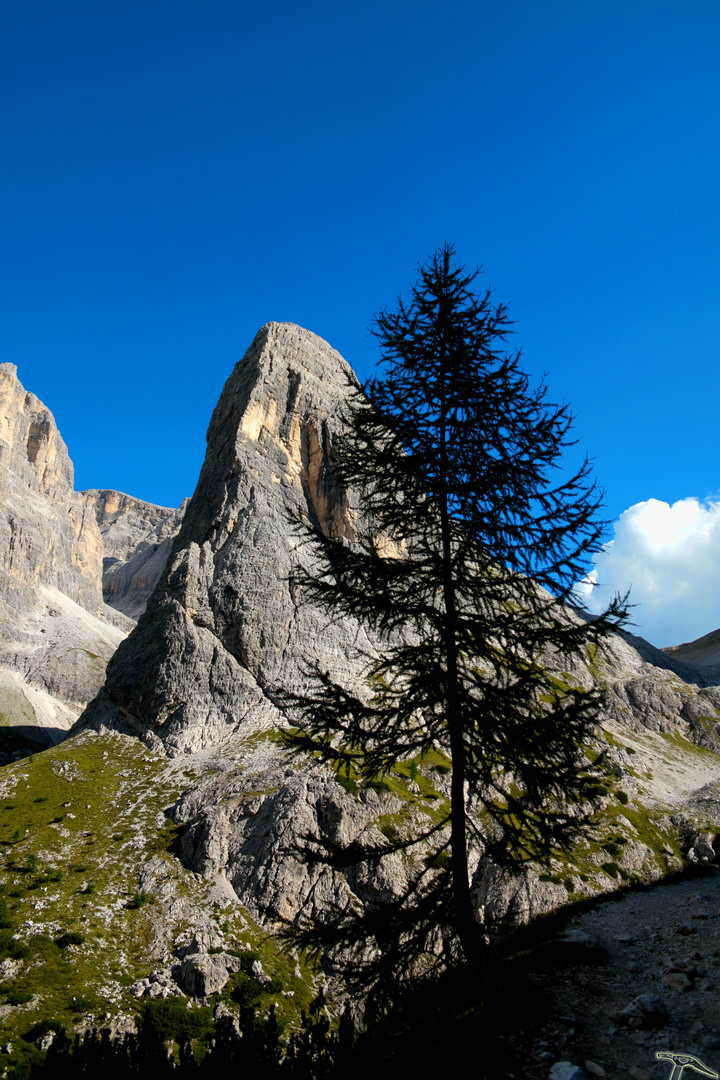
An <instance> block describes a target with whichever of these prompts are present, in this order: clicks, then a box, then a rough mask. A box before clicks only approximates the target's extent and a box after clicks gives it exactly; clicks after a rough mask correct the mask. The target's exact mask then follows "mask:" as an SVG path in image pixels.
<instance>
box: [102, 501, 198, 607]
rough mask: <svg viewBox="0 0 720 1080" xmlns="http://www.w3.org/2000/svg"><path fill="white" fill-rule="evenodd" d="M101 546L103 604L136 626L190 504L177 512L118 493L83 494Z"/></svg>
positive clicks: (186, 502) (184, 503)
mask: <svg viewBox="0 0 720 1080" xmlns="http://www.w3.org/2000/svg"><path fill="white" fill-rule="evenodd" d="M82 496H83V499H84V500H85V503H86V505H87V506H89V507H91V508H92V510H93V513H94V514H95V518H96V520H97V523H98V528H99V530H100V536H101V538H102V544H103V573H102V591H103V599H104V600H105V603H106V604H109V605H110V606H111V607H112V608H114V609H115V610H116V611H120V612H122V613H123V614H124V615H127V616H128V618H130V619H132V620H133V621H135V620H137V619H139V617H140V616H141V615H142V613H143V611H144V610H145V607H146V605H147V602H148V599H149V598H150V595H151V593H152V591H153V589H154V588H155V586H156V585H157V583H158V581H159V580H160V577H161V576H162V572H163V570H164V569H165V564H166V562H167V560H168V556H169V554H170V548H171V547H172V542H173V540H174V539H175V536H176V535H177V533H178V531H179V529H180V525H181V523H182V519H183V515H184V514H185V510H186V509H187V505H188V503H189V501H190V500H189V499H186V500H185V501H184V502H183V504H182V506H180V507H179V508H178V509H177V510H171V509H168V508H167V507H165V506H155V505H154V504H152V503H147V502H142V501H141V500H140V499H134V498H133V497H132V496H131V495H124V494H123V493H122V492H120V491H83V492H82Z"/></svg>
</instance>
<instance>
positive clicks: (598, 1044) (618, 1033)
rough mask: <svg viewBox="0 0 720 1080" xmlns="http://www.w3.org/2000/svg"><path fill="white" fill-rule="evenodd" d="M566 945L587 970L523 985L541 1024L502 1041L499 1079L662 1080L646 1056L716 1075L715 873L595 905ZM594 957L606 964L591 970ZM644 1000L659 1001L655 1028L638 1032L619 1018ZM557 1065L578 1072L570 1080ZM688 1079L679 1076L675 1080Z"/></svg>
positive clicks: (638, 1016) (641, 1018) (564, 969)
mask: <svg viewBox="0 0 720 1080" xmlns="http://www.w3.org/2000/svg"><path fill="white" fill-rule="evenodd" d="M586 935H587V937H586ZM566 936H567V937H569V938H575V945H574V946H572V948H573V949H574V954H573V955H574V956H575V957H577V956H578V954H580V955H581V956H582V954H583V953H585V954H586V955H587V959H588V961H590V963H576V962H573V963H571V964H568V965H562V966H552V967H550V968H549V969H548V970H547V971H542V972H540V973H534V974H532V975H531V976H530V980H531V984H532V986H533V987H534V993H533V997H535V994H537V999H536V1000H537V1001H538V1002H542V1004H543V1005H544V1006H546V1007H547V1012H546V1017H545V1020H544V1021H542V1022H540V1023H539V1024H536V1025H535V1026H534V1027H533V1028H532V1029H530V1028H528V1030H526V1031H522V1030H518V1032H517V1034H514V1035H513V1036H510V1037H509V1038H508V1040H507V1048H508V1055H507V1058H506V1060H507V1063H508V1064H507V1069H506V1071H505V1076H508V1077H514V1078H515V1080H526V1078H527V1080H548V1078H549V1077H552V1080H580V1077H581V1076H585V1077H600V1078H602V1077H607V1078H608V1080H667V1078H668V1077H669V1075H670V1069H671V1066H670V1063H669V1062H667V1061H658V1060H657V1059H656V1057H655V1051H656V1050H670V1051H673V1052H676V1053H686V1054H692V1055H694V1056H695V1057H697V1058H699V1059H700V1061H702V1062H703V1063H704V1064H705V1065H707V1066H708V1067H709V1068H711V1069H714V1070H715V1071H716V1072H720V873H715V874H712V875H710V876H707V877H703V878H698V879H695V880H691V881H684V882H681V883H679V884H674V885H662V886H657V887H655V888H653V889H651V890H648V891H647V892H637V893H633V894H630V895H628V896H626V897H625V898H624V899H622V900H618V901H615V902H606V903H603V904H602V905H600V906H599V907H598V908H597V909H595V910H593V911H589V912H587V913H586V914H584V915H581V916H579V917H577V918H574V919H573V920H572V921H571V922H570V923H569V924H568V929H567V935H566ZM565 948H567V946H565ZM601 948H604V949H605V950H607V958H606V959H605V960H604V962H601V963H597V964H593V963H592V960H593V958H601V957H603V956H604V955H605V954H603V953H602V952H600V949H601ZM562 951H563V947H562V946H558V947H557V955H558V958H560V956H561V953H562ZM645 995H650V997H651V998H654V999H660V1002H659V1003H658V1002H657V1001H656V1002H655V1008H657V1009H659V1010H660V1015H659V1016H657V1017H656V1018H655V1022H656V1023H657V1025H658V1026H654V1027H648V1025H649V1024H651V1023H652V1020H651V1019H650V1018H649V1017H648V1016H647V1008H645V1009H643V1006H642V1005H640V1006H636V1008H635V1009H634V1010H631V1012H630V1013H629V1014H627V1015H622V1014H623V1013H624V1010H626V1009H627V1007H628V1006H630V1005H631V1003H632V1002H633V1001H634V1000H635V999H636V998H638V997H641V996H645ZM646 1003H647V1004H649V1005H650V1007H651V1008H652V1007H653V1003H652V1002H651V1001H649V1002H648V999H647V998H646ZM663 1006H664V1008H665V1009H666V1011H667V1016H666V1018H663V1016H662V1007H663ZM633 1012H634V1013H635V1015H633ZM638 1023H641V1024H642V1025H643V1026H640V1027H637V1026H634V1025H637V1024H638ZM558 1062H569V1063H571V1064H572V1065H574V1066H576V1067H578V1068H579V1069H581V1070H582V1072H581V1073H580V1072H578V1073H576V1074H575V1076H573V1075H572V1072H571V1070H569V1069H563V1068H560V1067H559V1066H558V1064H557V1063H558ZM499 1075H502V1072H501V1071H500V1072H499ZM698 1076H699V1074H698V1073H697V1072H694V1071H691V1070H689V1069H686V1070H685V1072H684V1073H683V1080H693V1077H695V1078H697V1077H698Z"/></svg>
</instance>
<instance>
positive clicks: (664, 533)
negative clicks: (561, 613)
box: [580, 498, 720, 646]
mask: <svg viewBox="0 0 720 1080" xmlns="http://www.w3.org/2000/svg"><path fill="white" fill-rule="evenodd" d="M593 562H594V564H595V566H594V569H593V571H592V573H591V574H590V575H588V577H589V579H590V580H592V581H593V582H597V585H596V586H595V587H594V588H591V587H590V585H589V583H583V584H582V585H581V586H580V591H581V592H582V593H583V594H584V596H585V602H586V604H587V607H588V609H589V610H590V611H600V610H601V609H602V608H603V607H604V606H605V605H606V604H607V603H608V602H609V600H610V598H611V596H612V595H613V594H614V593H616V592H620V593H624V592H625V591H626V590H627V589H630V602H631V603H633V604H637V605H638V606H637V607H636V608H635V609H634V610H633V611H632V612H631V618H632V620H633V622H635V623H636V626H635V627H629V628H628V629H630V630H631V631H632V632H633V633H636V634H640V635H641V636H642V637H644V638H647V639H648V640H649V641H651V642H652V643H653V645H658V646H663V645H679V644H680V643H681V642H684V641H693V640H694V639H695V638H698V637H701V636H702V635H703V634H708V633H710V631H711V630H717V629H718V628H720V502H705V503H701V502H700V501H699V500H698V499H694V498H689V499H680V500H679V501H678V502H676V503H673V505H672V506H669V505H668V503H666V502H660V501H659V500H658V499H648V500H647V501H646V502H641V503H636V505H635V506H631V507H630V509H629V510H626V511H625V512H624V513H623V514H621V515H620V517H619V518H618V520H617V521H616V522H615V537H614V539H613V540H611V541H610V543H609V544H606V545H605V547H604V549H603V550H602V551H601V552H600V553H599V554H598V555H596V556H595V558H594V560H593Z"/></svg>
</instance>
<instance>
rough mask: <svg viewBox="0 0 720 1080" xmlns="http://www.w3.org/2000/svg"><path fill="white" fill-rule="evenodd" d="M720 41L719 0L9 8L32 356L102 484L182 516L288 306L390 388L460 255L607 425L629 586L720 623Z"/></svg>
mask: <svg viewBox="0 0 720 1080" xmlns="http://www.w3.org/2000/svg"><path fill="white" fill-rule="evenodd" d="M718 55H720V5H718V4H717V0H693V3H692V4H680V3H678V2H677V0H672V2H668V0H631V2H630V3H628V2H627V0H617V2H616V0H596V2H594V3H592V4H589V3H578V2H577V0H544V2H543V3H538V2H537V0H504V2H503V3H501V4H498V3H497V2H493V3H490V2H487V0H445V3H444V4H443V6H442V10H441V9H440V7H439V5H438V4H437V2H436V0H435V2H432V3H431V2H429V0H383V2H382V3H380V2H377V0H365V2H364V3H363V4H362V5H360V4H357V5H349V4H338V3H337V2H334V3H330V2H328V0H306V2H305V3H304V4H297V3H296V2H293V3H290V2H289V0H266V2H265V3H264V4H262V5H259V4H250V3H246V2H240V0H208V2H206V3H198V2H197V0H113V3H112V4H110V3H105V2H98V0H63V2H62V3H57V2H55V0H0V206H2V214H0V251H1V252H2V259H0V329H1V333H0V362H5V361H9V362H11V363H14V364H17V367H18V375H19V378H20V380H21V382H22V383H23V385H24V386H25V387H26V389H28V390H32V391H33V392H34V393H35V394H37V395H38V397H40V398H41V400H42V401H43V402H44V403H45V404H46V405H47V406H48V407H49V408H50V409H51V410H52V412H53V413H54V415H55V418H56V420H57V422H58V425H59V427H60V430H61V433H62V435H63V437H64V439H65V441H66V443H67V444H68V447H69V450H70V455H71V457H72V460H73V462H74V465H75V480H76V487H77V488H78V489H83V488H89V487H101V488H116V489H119V490H121V491H126V492H128V493H130V494H132V495H135V496H137V497H138V498H142V499H146V500H148V501H150V502H156V503H160V504H162V505H168V506H176V505H178V504H179V503H180V501H181V500H182V499H183V498H184V497H185V496H187V495H191V494H192V492H193V490H194V487H195V483H196V480H197V476H198V473H199V470H200V466H201V464H202V460H203V455H204V449H205V431H206V429H207V425H208V422H209V419H210V414H211V412H212V409H213V407H214V405H215V403H216V401H217V398H218V396H219V393H220V391H221V389H222V386H223V384H224V382H225V380H226V379H227V377H228V376H229V374H230V372H231V370H232V367H233V365H234V364H235V363H236V362H237V361H238V360H239V359H240V358H241V357H242V355H243V353H244V351H245V349H246V348H247V346H248V345H249V344H250V342H251V341H252V339H253V337H254V335H255V333H256V331H257V330H258V329H259V327H260V326H262V325H263V324H264V323H265V322H267V321H269V320H288V321H292V322H296V323H299V324H300V325H302V326H304V327H306V328H307V329H309V330H312V331H314V332H315V333H317V334H320V335H321V336H322V337H323V338H325V339H326V340H327V341H329V342H330V344H331V345H333V346H334V347H335V348H336V349H338V350H339V351H340V352H341V353H342V354H343V355H344V356H345V358H346V359H347V360H348V361H349V362H350V363H351V364H352V365H353V367H354V368H355V369H356V371H357V372H358V374H359V375H360V376H361V377H367V376H368V375H370V374H372V372H373V368H374V365H375V363H376V360H377V358H378V356H377V346H376V343H375V341H374V339H373V338H372V337H371V336H370V335H369V333H368V328H369V327H370V325H371V323H372V320H373V316H374V315H375V313H376V312H377V311H379V310H380V309H382V308H387V307H389V308H392V307H393V305H394V303H395V302H396V298H397V296H398V294H400V293H407V288H408V283H409V282H410V281H411V280H413V279H414V277H415V274H416V269H417V267H418V265H419V264H420V263H423V262H425V261H426V260H427V259H428V257H429V256H430V255H431V254H432V252H433V251H434V250H435V249H437V248H438V247H440V246H441V245H443V244H444V243H446V242H449V243H453V244H454V245H455V246H456V250H457V258H458V261H459V262H461V263H464V264H465V265H466V266H467V267H469V268H474V267H475V266H478V265H480V266H482V268H483V276H482V279H481V281H482V282H483V283H487V284H489V285H491V286H492V288H493V289H494V290H495V298H496V299H497V300H498V301H503V302H507V303H509V304H510V311H511V315H512V317H513V319H514V320H515V334H514V339H513V345H514V346H517V347H522V350H523V353H522V355H523V365H524V366H525V368H526V370H528V372H529V373H530V374H531V377H532V378H533V379H534V380H535V381H537V380H540V379H541V378H543V377H544V378H545V380H546V382H547V385H548V388H549V394H550V397H551V398H552V399H553V400H556V401H559V402H569V404H570V406H571V408H572V410H573V412H574V414H575V417H576V426H575V432H576V435H577V437H578V439H579V440H580V441H579V448H580V450H581V451H582V452H585V453H587V454H588V455H589V456H590V457H591V458H592V459H593V462H594V469H595V475H596V477H597V479H598V482H599V483H600V485H601V486H602V487H603V488H604V489H605V492H606V497H605V515H606V517H607V519H608V523H609V524H608V532H607V540H608V543H609V544H611V547H609V548H608V549H607V550H606V551H605V552H603V553H602V554H601V555H599V556H598V563H597V566H596V568H595V574H596V576H597V579H598V581H601V582H602V584H603V585H605V586H606V588H607V589H609V590H611V591H612V590H613V589H623V588H625V587H628V586H630V585H632V587H633V593H632V598H633V599H634V600H635V602H636V603H637V604H638V607H637V608H636V609H635V615H634V618H635V622H636V623H638V624H639V625H638V632H640V633H642V634H643V635H644V636H647V637H649V638H650V640H652V641H654V642H655V643H656V644H659V645H660V644H670V643H674V642H677V641H679V640H689V639H691V638H693V637H697V636H699V635H700V634H703V633H706V632H709V631H711V630H714V629H716V628H717V627H718V626H720V569H719V568H720V558H718V557H717V556H720V528H718V527H717V525H716V519H717V518H718V517H719V516H720V476H719V475H718V474H719V468H720V467H719V465H718V455H717V434H716V432H717V422H716V412H717V401H718V390H719V389H720V387H719V386H718V383H719V382H720V364H718V359H719V357H718V351H719V349H720V334H719V333H718V331H719V330H720V295H719V294H720V200H719V199H718V191H720V138H719V137H718V134H719V133H718V126H719V120H720V65H719V64H718V60H717V58H718ZM693 500H694V502H693ZM658 506H659V507H662V506H665V507H666V511H660V510H658ZM678 506H679V507H680V509H678V510H675V508H676V507H678ZM693 506H695V507H696V508H697V510H696V512H695V511H693V512H689V511H688V507H690V508H691V509H692V507H693ZM668 515H669V517H668ZM678 515H679V516H678ZM683 515H684V516H683ZM676 516H677V520H680V519H682V521H683V524H682V527H679V526H678V527H677V528H675V527H674V526H673V527H672V528H671V527H669V526H668V521H669V520H671V519H672V520H673V521H675V518H676ZM703 538H704V539H703ZM703 544H704V545H705V546H704V547H703ZM698 545H700V548H702V550H703V552H704V553H705V554H704V557H703V559H702V560H698V559H697V558H696V555H697V552H698V550H699V548H698ZM701 565H702V571H701V570H700V566H701ZM679 568H683V572H682V573H681V571H680V570H679ZM684 571H687V572H686V573H685V572H684ZM678 574H681V576H682V581H683V582H685V585H684V586H683V588H680V583H679V582H678V580H677V579H678ZM708 575H709V578H708ZM710 579H711V580H710ZM597 593H598V595H599V594H600V590H597ZM653 597H654V598H655V601H656V600H657V598H658V597H660V598H661V599H662V598H664V599H663V600H662V603H660V602H655V601H654V600H653ZM593 602H594V601H593ZM663 605H664V609H665V614H664V615H663V614H662V612H661V608H663Z"/></svg>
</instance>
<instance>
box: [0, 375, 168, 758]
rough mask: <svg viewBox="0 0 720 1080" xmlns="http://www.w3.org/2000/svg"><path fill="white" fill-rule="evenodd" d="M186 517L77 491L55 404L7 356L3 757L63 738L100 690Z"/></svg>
mask: <svg viewBox="0 0 720 1080" xmlns="http://www.w3.org/2000/svg"><path fill="white" fill-rule="evenodd" d="M101 496H102V498H101ZM110 505H116V506H117V512H116V513H115V515H114V518H113V521H112V523H111V522H110V520H109V518H110V514H109V512H108V507H109V506H110ZM181 517H182V510H179V511H177V510H175V511H171V510H165V509H164V508H162V507H153V506H151V505H150V504H147V503H140V502H139V500H137V499H129V498H128V497H127V496H123V495H120V494H119V493H117V492H102V493H99V492H85V493H83V492H76V491H75V490H74V488H73V466H72V462H71V460H70V457H69V455H68V451H67V447H66V446H65V443H64V441H63V439H62V437H61V435H60V432H59V431H58V429H57V425H56V423H55V420H54V417H53V415H52V413H51V412H50V410H49V409H48V408H47V407H46V406H45V405H44V404H43V403H42V402H41V401H40V400H39V399H38V398H37V397H36V396H35V395H34V394H31V393H29V392H27V391H26V390H25V389H24V387H23V386H22V385H21V383H20V381H19V380H18V378H17V369H16V368H15V366H14V365H13V364H1V365H0V701H1V702H2V708H1V710H0V716H1V717H2V724H1V725H0V761H1V760H3V759H5V760H7V759H8V758H9V757H12V756H13V755H15V754H22V753H27V752H28V751H29V749H31V748H33V747H34V748H38V747H42V746H45V745H48V744H50V743H52V742H53V741H55V740H56V739H58V738H60V737H61V736H62V735H63V734H64V732H65V731H67V729H68V728H69V727H70V726H71V724H72V723H73V722H74V721H75V719H76V718H77V716H78V715H79V713H80V712H81V711H82V709H83V708H84V707H85V705H86V704H87V702H88V701H89V700H91V698H92V697H94V695H95V694H96V693H97V691H98V689H99V688H100V686H101V685H102V682H103V680H104V676H105V664H106V663H107V661H108V660H109V659H110V657H111V656H112V655H113V653H114V651H115V649H116V648H117V646H118V645H119V643H120V641H122V639H123V637H124V636H125V634H126V633H127V632H128V631H129V630H130V629H132V627H133V626H134V618H135V617H136V616H137V614H139V613H140V611H141V610H142V606H143V605H142V602H141V601H142V597H144V596H146V595H147V594H149V592H150V591H151V590H152V587H154V584H155V581H156V580H157V577H159V574H160V572H161V570H162V565H164V563H163V564H162V565H158V564H159V563H160V562H161V560H162V556H163V555H164V556H165V557H167V551H168V550H169V543H167V542H165V541H166V534H167V533H168V532H169V531H171V530H172V529H173V528H174V529H175V531H177V528H178V527H179V522H180V519H181ZM123 519H124V521H125V526H124V527H123V526H122V525H121V524H120V522H121V520H123ZM131 520H132V523H133V525H132V528H130V525H129V524H128V523H129V522H130V521H131ZM163 529H164V530H165V531H164V533H163V535H162V537H160V536H158V537H157V541H156V542H155V543H154V544H153V543H152V542H153V541H154V540H155V537H156V534H157V533H158V530H160V531H162V530H163ZM120 531H124V534H125V535H126V537H127V544H126V549H125V550H124V551H123V553H122V555H121V556H119V557H118V556H115V555H114V548H113V555H114V557H115V559H116V560H117V565H118V567H119V570H120V571H121V572H124V576H125V579H126V581H125V587H124V592H123V593H122V596H121V598H120V599H121V602H120V603H118V604H115V598H116V597H115V592H114V591H113V585H114V583H115V581H116V580H121V577H122V574H121V573H118V570H115V572H114V574H113V573H111V574H110V575H108V574H107V572H106V573H105V575H104V574H103V561H104V559H105V558H106V557H107V555H108V542H110V545H111V546H112V544H113V543H115V544H116V543H117V542H116V536H117V534H118V533H119V532H120ZM163 544H164V546H163ZM151 546H152V547H154V549H157V551H158V552H159V553H160V554H159V557H158V555H157V554H156V555H155V564H153V563H152V562H151V561H150V560H149V558H148V554H147V552H148V549H149V548H150V547H151ZM140 552H142V553H143V555H142V556H141V555H139V553H140ZM143 560H144V561H143ZM138 563H140V564H142V566H143V568H144V573H140V572H139V571H140V567H139V566H138ZM148 564H149V565H148ZM114 565H115V564H114ZM104 582H105V589H104ZM128 595H130V596H131V597H134V599H132V600H131V602H130V603H128V602H127V599H126V598H127V596H128ZM123 609H124V613H123ZM128 614H130V615H132V616H133V618H132V619H130V618H127V617H126V616H127V615H128Z"/></svg>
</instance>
